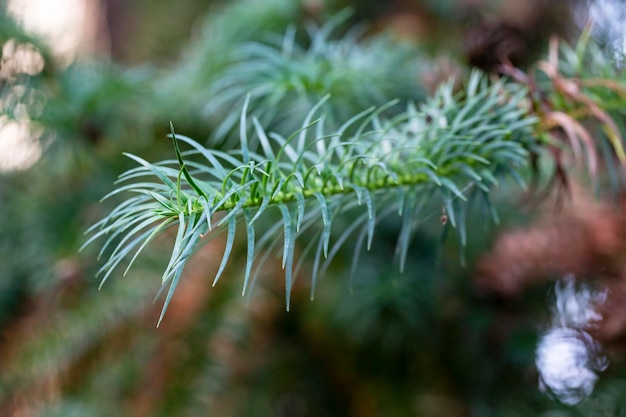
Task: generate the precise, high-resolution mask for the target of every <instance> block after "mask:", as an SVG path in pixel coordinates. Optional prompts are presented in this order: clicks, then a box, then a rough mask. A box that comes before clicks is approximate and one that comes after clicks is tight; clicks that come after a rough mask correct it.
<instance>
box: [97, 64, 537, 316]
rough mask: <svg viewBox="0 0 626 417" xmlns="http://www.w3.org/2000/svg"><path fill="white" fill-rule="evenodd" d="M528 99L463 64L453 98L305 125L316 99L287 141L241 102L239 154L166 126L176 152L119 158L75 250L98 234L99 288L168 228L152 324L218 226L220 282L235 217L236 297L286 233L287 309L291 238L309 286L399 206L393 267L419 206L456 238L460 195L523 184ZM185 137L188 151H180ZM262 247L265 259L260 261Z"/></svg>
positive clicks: (443, 95) (443, 94)
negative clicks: (162, 293)
mask: <svg viewBox="0 0 626 417" xmlns="http://www.w3.org/2000/svg"><path fill="white" fill-rule="evenodd" d="M525 95H526V92H525V91H523V90H519V91H513V89H511V88H509V87H508V86H507V84H505V83H504V82H502V81H498V82H495V83H490V82H489V81H488V80H487V79H486V78H485V77H483V76H482V75H480V74H479V73H473V74H472V75H471V76H470V77H469V81H468V83H467V86H466V88H465V90H464V91H463V92H462V93H461V94H456V95H455V94H453V90H452V84H447V85H444V86H442V87H441V88H440V89H439V90H438V91H437V93H436V94H435V95H434V97H432V98H431V99H430V100H428V101H426V102H425V103H424V104H423V105H421V106H419V107H416V106H413V105H411V106H409V107H408V108H407V110H406V111H405V112H403V113H402V114H400V115H399V116H397V117H395V118H393V119H391V120H385V119H383V118H382V117H380V116H379V114H380V113H381V112H382V111H384V109H385V107H384V106H383V107H379V108H372V109H368V110H366V111H363V112H362V113H360V114H358V115H356V116H354V117H353V118H351V119H350V120H348V121H347V122H346V123H345V124H344V125H343V126H341V127H340V128H339V129H338V130H335V131H331V132H327V131H326V129H325V127H324V121H325V115H324V114H323V113H322V114H321V115H320V116H319V117H318V118H317V119H315V120H314V117H315V115H317V114H318V112H319V109H320V107H321V106H322V105H323V103H324V102H325V101H326V100H327V99H328V98H325V99H324V100H322V101H320V102H319V103H317V105H316V106H314V107H313V108H312V109H311V110H310V112H309V114H308V116H307V117H306V118H305V120H304V121H303V123H302V127H301V128H300V129H299V130H297V131H296V132H294V133H293V134H292V135H290V136H289V137H283V136H281V135H279V134H276V133H268V132H266V130H265V129H264V128H263V126H262V125H261V123H260V122H259V121H258V119H257V118H255V117H252V118H251V120H249V118H248V117H247V105H248V102H249V100H247V101H246V103H245V105H244V107H243V111H242V113H241V117H240V147H239V149H237V150H232V151H228V152H225V151H221V150H214V149H207V148H205V147H203V146H201V145H200V144H198V143H197V142H195V141H193V140H192V139H190V138H187V137H185V136H182V135H178V134H175V133H174V131H173V128H172V135H171V137H172V140H173V144H174V148H175V154H176V157H177V158H176V159H175V160H167V161H162V162H158V163H150V162H147V161H145V160H143V159H142V158H139V157H137V156H134V155H130V154H128V155H127V156H128V157H130V158H132V159H133V160H135V161H137V163H138V164H139V166H138V167H137V168H134V169H131V170H129V171H127V172H126V173H124V174H122V175H121V177H120V179H119V181H118V184H120V185H119V187H118V188H117V189H116V190H114V191H113V192H111V193H110V194H109V195H108V196H107V197H105V198H108V197H111V196H113V195H117V194H119V193H122V192H125V193H130V194H131V195H132V196H131V197H128V198H127V199H126V200H125V201H123V202H122V203H121V204H120V205H119V206H117V208H115V209H114V210H113V211H112V212H111V213H110V214H109V215H108V216H107V217H105V218H104V219H102V220H101V221H100V222H98V223H96V224H95V225H94V226H93V227H92V228H90V229H89V232H90V233H93V236H92V237H91V238H90V239H89V240H88V241H87V242H86V243H85V245H88V244H90V243H91V242H93V241H94V240H96V239H98V238H100V237H107V239H106V242H105V243H104V245H103V247H102V250H101V251H100V255H104V254H105V253H108V255H107V256H108V260H107V261H106V262H105V264H104V265H103V266H102V267H101V269H100V271H99V272H98V274H99V275H100V274H104V276H103V278H102V282H103V283H104V281H106V279H107V278H108V277H109V276H110V275H111V273H112V272H113V270H114V269H115V268H116V267H117V266H118V265H119V264H120V263H121V262H122V261H123V260H124V259H126V258H127V257H129V256H130V257H131V258H130V262H129V263H128V265H127V267H126V271H125V272H127V271H128V269H129V268H130V267H131V265H132V264H133V262H134V261H135V259H136V258H137V256H138V255H139V254H140V253H141V252H142V250H143V249H144V248H145V246H146V245H147V244H148V243H150V242H151V241H152V240H154V238H156V237H157V236H158V235H160V234H161V233H162V232H163V231H165V230H166V229H167V228H169V227H171V226H177V228H178V232H177V234H176V238H175V242H174V248H173V250H172V255H171V258H170V261H169V263H168V265H167V267H166V269H165V272H164V274H163V277H162V284H163V289H166V288H169V289H168V292H167V296H166V300H165V305H164V307H163V311H162V314H161V317H160V319H159V323H160V321H161V320H162V318H163V314H164V313H165V310H166V309H167V306H168V304H169V302H170V300H171V297H172V295H173V293H174V290H175V288H176V286H177V284H178V282H179V280H180V277H181V275H182V272H183V269H184V267H185V264H186V262H187V260H188V259H189V257H190V256H191V255H192V254H193V252H194V250H195V249H196V248H197V247H198V245H199V244H200V243H201V241H202V240H203V239H205V238H206V237H207V236H211V235H214V234H215V233H216V232H218V231H221V230H225V231H226V232H227V237H226V248H225V251H224V255H223V257H222V262H221V265H220V267H219V270H218V272H217V275H216V276H215V279H214V283H215V282H217V281H218V279H219V278H220V276H221V275H222V273H223V271H224V269H225V266H226V263H227V261H228V259H229V257H230V254H231V252H232V248H233V245H234V242H235V236H236V232H237V223H238V221H240V220H243V223H244V227H245V230H246V235H247V258H246V265H245V273H244V285H243V292H244V293H245V292H246V291H247V290H248V289H249V288H250V286H251V284H252V283H253V282H254V280H255V277H256V274H258V271H259V270H260V268H262V266H263V264H264V262H265V260H266V259H267V254H268V253H270V252H272V250H273V249H274V248H275V247H276V246H277V245H278V244H280V242H282V266H283V268H284V269H285V282H286V299H287V301H286V303H287V308H289V298H290V292H291V289H292V285H293V277H294V269H297V268H299V266H300V265H301V264H299V265H297V266H294V257H295V248H296V242H297V241H298V238H300V237H301V236H302V235H303V234H304V233H305V232H306V231H307V230H316V234H317V236H318V238H317V239H314V240H310V241H309V244H308V245H307V246H306V247H305V249H304V250H303V253H307V252H309V251H312V250H315V255H314V256H313V285H312V287H313V288H314V287H315V281H316V279H317V276H318V275H319V273H320V270H321V269H323V268H325V266H326V265H327V263H328V262H329V261H330V259H332V257H333V256H334V255H335V254H336V253H337V250H338V249H339V247H340V246H341V244H342V243H343V242H345V241H346V240H347V239H348V237H349V236H351V235H353V234H356V235H357V236H358V237H357V242H358V244H357V251H358V250H359V247H360V246H362V245H363V243H365V241H366V242H367V244H366V246H367V248H369V247H370V246H371V244H372V242H373V235H374V230H375V227H376V224H377V223H378V222H379V221H380V219H381V218H383V217H385V216H389V215H391V214H392V213H394V212H397V213H398V214H399V215H400V216H401V218H402V229H401V232H400V236H399V238H398V244H397V258H398V263H399V269H400V270H402V268H403V265H404V260H405V258H406V254H407V249H408V246H409V241H410V236H411V233H412V231H413V229H414V227H415V226H416V225H417V224H418V223H419V222H420V215H421V214H423V212H422V211H423V209H424V207H425V206H426V205H427V204H431V203H432V202H433V201H440V203H441V204H442V206H443V207H445V210H446V212H447V216H448V217H449V220H450V223H451V224H452V226H454V227H456V228H457V229H458V230H459V236H460V239H461V241H462V243H464V242H465V224H464V222H465V219H464V213H465V206H466V201H467V196H468V190H470V189H471V190H472V191H473V192H474V193H478V194H479V195H481V196H483V197H485V201H488V200H489V195H488V194H489V191H490V190H491V189H492V188H493V187H494V186H497V185H498V177H499V176H501V175H503V174H509V175H511V176H513V178H515V179H517V180H518V181H520V182H522V180H521V178H520V177H519V175H518V171H519V170H520V168H521V167H522V166H524V165H525V164H526V162H527V159H528V156H529V151H531V148H532V146H533V143H534V139H533V137H532V135H531V127H532V126H533V124H535V123H536V121H535V119H534V118H533V117H530V116H528V109H527V108H526V107H525V101H524V99H525ZM249 125H251V126H252V128H251V129H250V130H252V131H253V133H254V134H250V132H249V129H248V128H249ZM181 144H185V145H186V146H189V147H190V148H191V150H188V151H181V150H180V145H181ZM358 206H363V207H364V208H363V211H362V214H361V215H360V216H359V217H358V218H357V219H355V220H354V221H353V223H352V225H351V226H350V227H348V228H347V229H346V230H344V231H343V234H342V235H341V236H340V237H338V238H337V239H336V240H334V242H333V243H331V231H332V224H333V220H334V219H335V218H336V217H337V216H340V215H341V214H343V213H346V212H347V211H348V210H351V209H353V208H355V207H358ZM272 211H273V212H274V213H276V212H278V213H280V219H281V220H280V221H278V222H275V223H273V224H272V225H271V226H269V227H265V228H264V233H263V234H262V235H260V237H258V238H257V234H256V230H257V228H259V226H260V225H264V223H263V222H262V220H265V219H269V218H271V217H272V216H271V214H269V213H271V212H272ZM281 231H282V238H281V233H280V232H281ZM111 248H112V251H111V252H108V251H109V249H111ZM260 252H265V253H266V255H265V256H263V257H259V256H258V254H259V253H260ZM257 259H258V260H259V263H258V264H257V269H256V271H253V269H254V268H253V266H254V263H255V260H257Z"/></svg>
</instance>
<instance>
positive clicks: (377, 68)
mask: <svg viewBox="0 0 626 417" xmlns="http://www.w3.org/2000/svg"><path fill="white" fill-rule="evenodd" d="M350 14H351V12H350V11H349V10H344V11H343V12H342V13H339V14H337V15H335V16H333V17H332V18H331V19H329V20H328V21H326V22H325V23H324V24H323V25H321V26H317V25H314V24H313V23H310V24H308V25H307V26H306V34H305V35H304V36H301V35H300V33H299V31H298V30H296V27H295V26H292V27H290V28H289V29H287V31H286V33H285V34H284V35H282V36H277V35H274V36H272V37H268V38H267V39H266V40H265V41H255V42H245V43H241V44H239V45H235V46H233V47H232V49H231V50H229V51H228V53H226V56H227V58H228V60H229V63H228V64H227V65H225V67H224V68H223V69H222V70H221V72H220V74H219V76H218V77H216V79H215V80H214V81H213V82H212V83H211V87H210V89H209V91H208V92H207V94H205V96H206V97H210V100H209V101H208V103H207V104H206V106H205V113H206V114H208V115H209V116H211V117H213V118H216V119H218V120H220V121H221V122H220V123H219V127H218V128H217V129H216V130H215V132H214V133H213V138H212V141H213V142H214V143H224V142H228V144H232V143H233V142H235V143H236V142H237V141H236V131H237V124H238V116H239V110H240V109H241V107H242V106H243V102H244V100H245V97H246V96H247V95H250V100H251V102H250V106H249V108H250V115H251V116H254V117H257V118H258V119H259V121H260V122H261V123H262V125H263V126H265V127H266V128H271V129H272V130H274V129H279V130H280V131H290V130H295V129H297V128H298V125H297V123H299V122H300V120H302V118H304V117H305V116H306V114H307V112H308V111H309V110H310V108H311V107H312V106H313V105H315V103H318V102H319V101H320V100H321V99H322V98H323V97H324V96H325V95H327V94H331V95H332V97H333V100H332V101H329V102H327V103H326V106H327V107H329V108H328V111H326V117H327V123H328V124H329V125H330V126H331V128H333V129H335V128H337V127H339V126H340V124H341V122H342V121H343V120H346V119H348V118H350V117H351V116H353V115H354V114H356V113H358V112H359V111H360V110H362V109H364V108H366V107H368V106H371V105H383V104H385V103H386V102H388V101H389V100H391V99H395V98H399V99H404V100H407V99H412V100H418V99H419V100H421V99H422V98H423V96H424V93H423V90H422V88H421V87H420V86H419V84H418V83H416V82H415V81H416V80H415V79H414V77H415V75H416V74H419V73H420V65H421V64H420V59H419V57H420V54H419V53H418V50H417V48H415V47H411V46H409V45H408V44H402V43H399V42H397V41H394V40H392V39H391V37H390V36H386V35H385V34H378V35H376V36H372V37H369V38H367V39H361V38H362V36H361V35H362V32H361V31H359V30H355V29H354V28H353V29H352V30H351V31H349V32H348V33H345V34H341V29H340V28H341V26H342V25H343V24H345V22H346V20H347V19H348V18H349V16H350Z"/></svg>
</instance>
